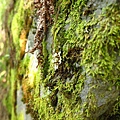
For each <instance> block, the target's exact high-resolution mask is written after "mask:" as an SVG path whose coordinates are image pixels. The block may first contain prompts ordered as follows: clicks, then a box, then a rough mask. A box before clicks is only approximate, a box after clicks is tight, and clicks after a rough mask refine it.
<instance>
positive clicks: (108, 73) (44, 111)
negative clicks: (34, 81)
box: [35, 0, 120, 120]
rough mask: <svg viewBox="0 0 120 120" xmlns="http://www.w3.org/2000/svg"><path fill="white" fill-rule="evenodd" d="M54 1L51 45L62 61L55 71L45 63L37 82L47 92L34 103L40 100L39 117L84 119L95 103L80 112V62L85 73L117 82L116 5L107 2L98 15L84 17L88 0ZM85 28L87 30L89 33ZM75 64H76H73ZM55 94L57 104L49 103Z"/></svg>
mask: <svg viewBox="0 0 120 120" xmlns="http://www.w3.org/2000/svg"><path fill="white" fill-rule="evenodd" d="M63 3H65V4H63ZM57 4H59V6H57ZM57 4H56V8H55V9H56V15H55V17H54V21H55V23H54V25H53V28H52V32H53V39H54V43H53V48H52V49H55V52H58V51H61V52H62V55H61V57H62V64H61V65H59V67H58V70H56V71H54V69H52V68H51V64H53V63H50V64H49V65H48V66H47V68H49V70H48V74H47V76H46V79H42V80H41V82H40V83H41V85H42V84H43V86H44V85H45V86H46V90H48V91H50V93H49V95H47V96H46V97H44V98H38V99H36V103H37V102H40V105H35V107H36V109H38V111H39V112H38V113H39V114H41V115H40V116H39V118H42V119H44V118H46V119H47V118H48V119H52V120H54V119H59V118H61V119H82V117H85V116H86V119H87V118H88V117H89V118H90V116H91V114H90V111H95V110H96V106H94V105H93V103H90V104H91V105H89V108H88V107H87V105H85V106H86V109H85V116H80V114H81V113H80V111H79V110H80V109H81V107H80V103H81V100H80V97H79V94H80V91H81V90H82V86H83V83H84V80H85V74H84V73H83V72H82V71H83V68H82V67H81V66H85V70H86V73H87V74H88V75H91V76H92V77H93V78H97V79H98V78H99V79H102V80H108V81H110V82H111V84H113V83H117V84H118V82H119V75H118V73H119V61H116V59H117V54H119V44H120V43H119V20H118V19H119V6H118V5H111V6H108V7H107V8H106V9H105V10H104V12H103V14H102V15H100V17H99V18H95V16H94V15H91V16H90V20H89V21H87V20H83V19H82V16H83V15H85V14H84V12H85V11H84V9H83V8H84V7H85V6H86V5H87V1H82V0H79V1H58V2H57ZM68 7H69V8H68ZM111 11H112V12H111ZM86 16H87V15H86ZM88 16H89V15H88ZM116 16H117V17H116ZM116 21H117V22H116ZM66 25H68V26H66ZM98 25H99V26H100V27H97V26H98ZM111 25H112V28H113V29H111ZM66 27H67V29H66ZM86 30H90V31H89V33H87V32H85V31H86ZM48 58H49V57H48ZM115 61H116V62H115ZM75 64H78V65H79V67H78V68H76V67H75ZM93 66H95V67H96V69H95V68H94V67H93ZM44 70H45V69H44ZM71 71H72V74H70V72H71ZM113 74H114V75H113ZM117 84H116V85H117ZM118 87H119V86H118ZM57 89H58V91H59V92H58V93H56V90H57ZM56 97H58V104H57V106H53V107H52V103H51V102H52V101H54V100H56ZM89 97H90V98H91V99H92V100H93V101H94V102H95V99H94V96H93V95H91V94H90V95H89ZM54 102H55V101H54ZM41 105H43V106H41ZM52 113H55V114H52ZM48 116H49V117H48ZM56 116H57V117H56Z"/></svg>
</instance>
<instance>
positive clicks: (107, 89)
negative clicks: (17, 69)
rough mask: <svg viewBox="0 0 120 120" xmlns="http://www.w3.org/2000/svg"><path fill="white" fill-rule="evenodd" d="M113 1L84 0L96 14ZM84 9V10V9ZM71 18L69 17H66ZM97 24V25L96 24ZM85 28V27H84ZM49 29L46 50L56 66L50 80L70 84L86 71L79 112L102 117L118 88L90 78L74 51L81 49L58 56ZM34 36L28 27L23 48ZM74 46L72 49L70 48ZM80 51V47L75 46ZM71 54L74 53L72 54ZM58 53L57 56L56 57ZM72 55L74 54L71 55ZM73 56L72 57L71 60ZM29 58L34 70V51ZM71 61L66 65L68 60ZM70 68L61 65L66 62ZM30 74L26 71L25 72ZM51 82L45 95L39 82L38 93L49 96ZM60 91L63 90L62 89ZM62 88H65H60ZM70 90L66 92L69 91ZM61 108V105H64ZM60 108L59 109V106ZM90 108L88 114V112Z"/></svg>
mask: <svg viewBox="0 0 120 120" xmlns="http://www.w3.org/2000/svg"><path fill="white" fill-rule="evenodd" d="M115 3H116V1H114V0H100V1H99V0H90V1H89V2H88V3H87V6H88V8H90V9H91V6H92V11H91V12H93V14H95V17H96V18H97V17H98V16H99V15H100V14H101V13H102V10H103V8H105V7H107V6H108V5H111V4H115ZM84 11H86V10H85V9H84ZM84 14H85V13H84ZM84 14H83V15H82V20H86V21H87V22H89V20H90V17H89V16H87V17H86V16H84ZM69 19H70V18H69ZM97 27H98V28H99V26H96V28H97ZM65 29H67V30H68V29H69V25H66V27H65ZM86 32H89V31H87V29H86ZM51 34H52V33H51V31H50V30H49V31H48V35H47V40H46V42H47V46H46V47H47V50H48V52H50V53H52V57H53V62H52V63H53V64H54V69H55V75H54V76H53V77H52V78H51V79H50V80H51V81H52V82H51V84H56V81H60V80H64V81H62V84H65V83H66V84H67V83H68V84H69V83H72V82H73V81H76V80H77V79H78V78H79V76H80V75H81V74H82V73H83V74H85V80H84V82H83V86H82V90H81V91H80V92H79V97H80V99H81V103H80V106H81V108H80V112H81V116H82V118H83V119H85V120H86V119H88V120H90V119H91V120H92V119H101V118H103V119H105V118H104V117H101V116H102V115H103V114H108V115H109V111H110V110H111V111H112V109H113V108H112V107H113V105H114V103H115V102H116V98H117V97H118V96H119V94H120V91H119V89H118V88H117V87H116V86H113V85H112V86H111V83H110V82H107V81H103V80H101V79H100V80H98V79H95V78H93V77H92V76H90V75H88V74H86V70H85V68H84V66H82V68H81V66H80V60H78V59H77V57H76V56H77V55H79V54H81V53H80V52H78V53H77V49H75V51H74V52H73V51H72V52H71V53H68V56H67V57H68V58H67V60H62V57H61V53H60V52H61V51H59V52H58V53H57V52H56V53H54V50H53V49H52V43H53V38H52V35H51ZM33 40H34V34H33V33H32V32H31V31H30V32H29V36H28V42H27V46H26V51H28V50H30V49H31V48H32V47H33ZM73 50H74V49H73ZM78 51H79V50H78ZM73 54H74V55H73ZM57 55H58V57H56V56H57ZM73 56H74V57H73ZM71 58H72V60H71ZM30 59H31V66H30V67H29V71H31V70H36V71H37V68H36V66H37V59H36V53H34V54H33V55H32V54H30ZM56 59H57V60H58V61H59V63H58V64H57V65H56V61H57V60H56ZM119 60H120V59H119V57H118V58H117V60H116V61H119ZM70 62H71V64H70V65H69V63H70ZM66 64H67V65H68V67H69V68H67V69H64V68H65V67H66V66H67V65H66ZM80 69H82V72H81V73H79V72H78V71H79V70H80ZM28 76H29V75H28ZM53 86H54V85H53ZM53 86H48V89H49V90H48V92H47V93H46V95H44V93H45V90H44V86H42V85H41V89H40V96H41V97H43V98H44V96H47V95H48V96H49V95H50V94H51V93H52V92H51V89H52V87H53ZM61 91H62V90H61ZM61 91H57V92H56V93H55V96H57V97H58V98H57V99H58V104H59V101H60V100H59V99H61ZM63 91H64V89H63ZM68 94H69V92H68ZM67 97H68V98H71V97H72V96H71V94H69V95H67ZM63 109H64V108H63ZM61 111H62V110H61ZM88 111H89V114H88V113H87V112H88Z"/></svg>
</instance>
